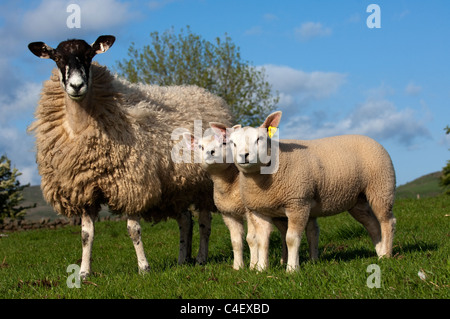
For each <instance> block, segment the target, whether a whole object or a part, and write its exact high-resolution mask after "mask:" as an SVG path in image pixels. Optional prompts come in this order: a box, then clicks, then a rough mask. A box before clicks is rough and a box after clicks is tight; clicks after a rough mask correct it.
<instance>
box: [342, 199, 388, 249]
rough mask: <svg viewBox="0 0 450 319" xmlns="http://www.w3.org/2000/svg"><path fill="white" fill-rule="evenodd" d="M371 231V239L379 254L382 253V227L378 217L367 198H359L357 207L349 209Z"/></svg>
mask: <svg viewBox="0 0 450 319" xmlns="http://www.w3.org/2000/svg"><path fill="white" fill-rule="evenodd" d="M348 212H349V213H350V215H352V217H353V218H354V219H356V220H357V221H358V222H359V223H361V225H363V226H364V228H365V229H366V230H367V232H368V233H369V236H370V239H372V243H373V245H374V246H375V250H376V251H377V254H378V255H379V253H381V249H382V243H381V227H380V223H379V222H378V219H377V218H376V217H375V215H374V213H373V211H372V209H371V208H370V206H369V203H368V202H367V201H366V200H361V199H360V200H358V203H357V204H356V206H355V207H353V208H352V209H350V210H349V211H348Z"/></svg>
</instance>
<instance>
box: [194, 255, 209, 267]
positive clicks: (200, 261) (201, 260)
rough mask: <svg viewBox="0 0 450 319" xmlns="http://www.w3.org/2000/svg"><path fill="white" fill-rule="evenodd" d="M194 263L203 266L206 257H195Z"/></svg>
mask: <svg viewBox="0 0 450 319" xmlns="http://www.w3.org/2000/svg"><path fill="white" fill-rule="evenodd" d="M195 263H196V264H197V265H201V266H203V265H206V258H203V257H200V258H199V257H197V258H196V259H195Z"/></svg>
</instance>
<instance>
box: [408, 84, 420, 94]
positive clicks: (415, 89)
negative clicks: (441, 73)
mask: <svg viewBox="0 0 450 319" xmlns="http://www.w3.org/2000/svg"><path fill="white" fill-rule="evenodd" d="M421 92H422V87H421V86H419V85H416V84H414V83H413V82H410V83H409V84H408V85H407V86H406V88H405V93H406V95H409V96H417V95H419V94H420V93H421Z"/></svg>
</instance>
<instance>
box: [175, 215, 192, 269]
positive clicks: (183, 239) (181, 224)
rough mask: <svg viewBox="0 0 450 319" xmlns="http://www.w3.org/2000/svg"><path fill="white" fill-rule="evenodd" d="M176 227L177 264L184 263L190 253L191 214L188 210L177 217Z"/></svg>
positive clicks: (188, 258)
mask: <svg viewBox="0 0 450 319" xmlns="http://www.w3.org/2000/svg"><path fill="white" fill-rule="evenodd" d="M177 223H178V228H179V229H180V253H179V255H178V264H179V265H181V264H184V263H185V262H187V261H188V260H190V259H191V254H192V214H191V212H189V211H186V212H182V213H181V214H180V215H179V216H178V217H177Z"/></svg>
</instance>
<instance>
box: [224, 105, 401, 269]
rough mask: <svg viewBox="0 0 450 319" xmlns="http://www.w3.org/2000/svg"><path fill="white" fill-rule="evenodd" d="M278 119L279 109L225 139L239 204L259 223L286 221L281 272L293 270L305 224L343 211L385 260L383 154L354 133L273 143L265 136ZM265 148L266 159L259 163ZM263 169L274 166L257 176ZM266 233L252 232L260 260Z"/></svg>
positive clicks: (387, 194)
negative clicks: (236, 176) (285, 255)
mask: <svg viewBox="0 0 450 319" xmlns="http://www.w3.org/2000/svg"><path fill="white" fill-rule="evenodd" d="M280 118H281V112H274V113H272V114H271V115H269V116H268V117H267V119H266V120H265V122H264V123H263V124H262V125H261V127H260V128H259V129H258V128H253V127H244V128H241V129H239V130H235V131H234V132H233V133H232V134H231V136H230V142H231V143H233V145H234V147H233V156H234V162H235V164H236V166H237V167H238V169H239V171H240V175H239V182H240V193H241V199H242V201H243V203H244V205H245V206H246V207H247V208H248V209H249V210H250V211H251V212H252V213H254V214H256V215H260V216H263V217H265V218H273V217H283V216H286V217H287V218H288V230H287V234H286V244H287V248H288V261H287V271H294V270H296V269H297V268H298V267H299V257H298V249H299V246H300V240H301V236H302V233H303V230H304V229H305V226H306V224H307V221H308V219H311V220H313V221H314V223H311V225H312V224H315V225H316V226H317V224H316V223H315V219H316V218H317V217H322V216H331V215H335V214H338V213H341V212H343V211H349V213H350V214H351V215H352V216H353V217H354V218H355V219H356V220H358V221H359V222H360V223H361V224H362V225H363V226H364V227H365V228H366V229H367V231H368V232H369V235H370V237H371V239H372V242H373V244H374V245H375V249H376V252H377V254H378V256H379V257H382V256H386V257H389V256H391V255H392V241H393V236H394V229H395V224H396V219H395V218H394V216H393V214H392V207H393V204H394V192H395V172H394V167H393V165H392V161H391V158H390V157H389V154H388V153H387V152H386V150H385V149H384V148H383V147H382V146H381V145H380V144H378V143H377V142H375V141H374V140H373V139H371V138H369V137H365V136H360V135H344V136H336V137H329V138H323V139H317V140H311V141H301V140H280V141H279V145H278V146H277V143H276V142H277V140H273V141H272V140H271V139H270V138H267V131H268V130H272V128H276V127H278V124H279V122H280ZM271 143H272V144H274V145H272V146H270V144H271ZM265 145H268V146H267V150H266V151H268V153H269V155H270V161H267V159H264V160H262V159H261V147H263V146H265ZM258 150H259V152H260V153H259V154H258ZM268 166H271V167H275V172H273V173H272V174H262V173H261V170H262V169H265V168H268ZM276 168H277V170H276ZM268 234H269V231H268V230H267V229H264V228H263V229H258V230H257V241H258V244H259V247H260V248H259V249H260V250H259V252H258V254H259V255H260V256H261V255H268V249H267V248H268V237H269V236H268ZM317 234H318V232H317ZM266 260H267V256H266V257H264V258H261V257H260V258H259V262H262V264H260V265H258V267H259V268H261V269H264V268H265V267H267V263H264V262H265V261H266Z"/></svg>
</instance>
